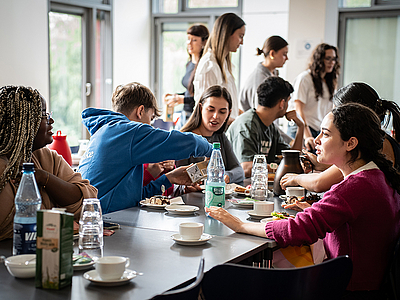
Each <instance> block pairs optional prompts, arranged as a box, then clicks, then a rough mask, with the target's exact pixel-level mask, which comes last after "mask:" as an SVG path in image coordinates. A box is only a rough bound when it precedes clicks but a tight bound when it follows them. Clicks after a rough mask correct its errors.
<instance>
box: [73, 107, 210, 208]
mask: <svg viewBox="0 0 400 300" xmlns="http://www.w3.org/2000/svg"><path fill="white" fill-rule="evenodd" d="M82 119H83V124H84V125H85V126H86V128H87V129H88V130H89V133H90V134H91V138H90V142H89V145H88V148H87V150H86V152H85V154H84V156H83V158H82V160H81V162H80V165H79V172H80V173H81V174H82V177H83V178H86V179H89V180H90V183H91V184H92V185H94V186H95V187H96V188H97V189H98V197H99V199H100V203H101V208H102V210H103V213H109V212H112V211H117V210H121V209H125V208H128V207H132V206H136V205H137V204H138V202H139V201H140V200H142V199H144V198H146V197H150V196H153V195H159V194H161V185H164V186H165V188H166V189H168V188H169V187H170V186H171V183H170V182H169V180H168V179H167V177H166V176H165V175H162V176H160V177H159V178H158V179H157V180H154V181H152V182H151V183H150V184H148V185H146V186H145V187H143V164H144V163H156V162H161V161H164V160H169V159H172V160H179V159H184V158H189V157H190V156H194V157H198V156H208V157H209V156H211V152H212V146H211V144H209V143H208V141H207V140H206V139H205V138H203V137H201V136H198V135H195V134H192V133H183V132H179V131H176V130H172V131H165V130H161V129H155V128H153V127H152V126H150V125H148V124H143V123H138V122H133V121H130V120H129V119H128V118H127V117H126V116H125V115H123V114H121V113H117V112H113V111H110V110H105V109H97V108H87V109H85V110H84V111H83V112H82Z"/></svg>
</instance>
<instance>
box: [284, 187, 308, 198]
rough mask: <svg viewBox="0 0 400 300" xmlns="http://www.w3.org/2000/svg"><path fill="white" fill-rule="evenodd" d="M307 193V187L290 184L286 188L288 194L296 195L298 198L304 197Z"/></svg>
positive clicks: (289, 195) (288, 195) (290, 195)
mask: <svg viewBox="0 0 400 300" xmlns="http://www.w3.org/2000/svg"><path fill="white" fill-rule="evenodd" d="M304 194H305V189H304V188H303V187H301V186H288V187H287V188H286V196H287V197H289V198H290V197H292V196H296V197H297V198H301V197H303V196H304Z"/></svg>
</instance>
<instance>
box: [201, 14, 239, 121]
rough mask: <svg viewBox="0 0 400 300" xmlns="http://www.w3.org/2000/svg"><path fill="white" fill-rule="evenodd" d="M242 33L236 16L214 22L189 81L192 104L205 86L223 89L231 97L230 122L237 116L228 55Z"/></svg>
mask: <svg viewBox="0 0 400 300" xmlns="http://www.w3.org/2000/svg"><path fill="white" fill-rule="evenodd" d="M245 32H246V27H245V23H244V21H243V20H242V19H241V18H240V17H239V16H237V15H236V14H234V13H226V14H223V15H222V16H220V17H219V18H218V19H217V20H216V21H215V24H214V27H213V30H212V32H211V35H210V37H209V39H208V41H207V44H206V46H205V51H204V54H203V56H202V58H201V59H200V62H199V65H198V67H197V70H196V74H195V76H194V81H193V85H194V99H195V101H196V102H197V101H199V99H200V97H201V95H202V94H203V92H204V91H205V90H206V89H207V88H208V87H210V86H212V85H215V84H218V85H221V86H224V87H225V88H226V89H227V90H228V92H229V94H230V95H231V97H232V113H231V116H230V118H231V119H235V118H236V117H237V116H238V115H239V103H238V96H237V88H236V84H235V78H234V77H233V75H232V61H231V53H232V52H236V51H237V50H238V49H239V47H240V45H242V44H243V37H244V34H245ZM231 121H233V120H231Z"/></svg>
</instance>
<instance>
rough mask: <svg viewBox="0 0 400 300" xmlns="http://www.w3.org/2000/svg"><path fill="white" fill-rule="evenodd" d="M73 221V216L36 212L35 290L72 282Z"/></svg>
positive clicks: (49, 211)
mask: <svg viewBox="0 0 400 300" xmlns="http://www.w3.org/2000/svg"><path fill="white" fill-rule="evenodd" d="M73 222H74V215H73V214H71V213H66V212H62V211H57V210H39V211H38V212H37V240H36V280H35V284H36V287H40V288H44V289H60V288H63V287H65V286H67V285H70V284H71V283H72V273H73V267H72V253H73Z"/></svg>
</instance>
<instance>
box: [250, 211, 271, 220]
mask: <svg viewBox="0 0 400 300" xmlns="http://www.w3.org/2000/svg"><path fill="white" fill-rule="evenodd" d="M247 213H248V214H249V215H250V216H251V217H252V218H254V219H262V218H267V217H271V213H269V214H265V215H260V214H257V213H256V212H255V211H254V210H250V211H248V212H247Z"/></svg>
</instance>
